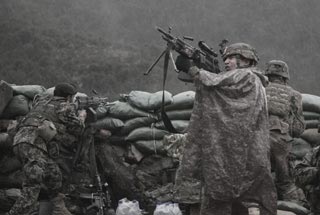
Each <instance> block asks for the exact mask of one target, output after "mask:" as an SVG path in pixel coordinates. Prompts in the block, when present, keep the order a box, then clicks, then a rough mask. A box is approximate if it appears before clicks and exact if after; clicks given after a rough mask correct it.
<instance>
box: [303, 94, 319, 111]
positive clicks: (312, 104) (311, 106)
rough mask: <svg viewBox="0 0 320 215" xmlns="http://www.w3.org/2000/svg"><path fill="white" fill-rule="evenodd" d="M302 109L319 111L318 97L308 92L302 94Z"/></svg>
mask: <svg viewBox="0 0 320 215" xmlns="http://www.w3.org/2000/svg"><path fill="white" fill-rule="evenodd" d="M302 108H303V111H309V112H316V113H320V97H319V96H316V95H310V94H302Z"/></svg>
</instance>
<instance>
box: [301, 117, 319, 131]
mask: <svg viewBox="0 0 320 215" xmlns="http://www.w3.org/2000/svg"><path fill="white" fill-rule="evenodd" d="M304 123H305V125H306V129H310V128H318V126H319V124H320V121H319V120H318V119H314V120H305V121H304Z"/></svg>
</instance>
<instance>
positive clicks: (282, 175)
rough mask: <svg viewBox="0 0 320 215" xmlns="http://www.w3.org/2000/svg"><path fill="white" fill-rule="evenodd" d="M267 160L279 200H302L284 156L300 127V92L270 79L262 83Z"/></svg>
mask: <svg viewBox="0 0 320 215" xmlns="http://www.w3.org/2000/svg"><path fill="white" fill-rule="evenodd" d="M266 92H267V101H268V112H269V129H270V146H271V164H272V166H273V169H274V171H275V174H276V185H277V190H278V194H279V196H278V198H279V199H281V200H288V201H296V202H297V203H301V202H300V201H304V200H305V199H304V196H303V193H302V192H301V191H299V190H298V189H297V188H296V186H295V184H294V178H293V176H292V175H290V171H289V163H288V156H289V153H290V151H291V143H290V142H291V141H292V139H293V136H294V137H298V135H299V136H300V134H301V133H302V132H303V131H304V121H303V115H302V100H301V94H300V93H299V92H297V91H294V90H293V89H292V88H291V87H290V86H288V85H285V84H280V83H274V82H271V83H269V85H268V86H267V87H266Z"/></svg>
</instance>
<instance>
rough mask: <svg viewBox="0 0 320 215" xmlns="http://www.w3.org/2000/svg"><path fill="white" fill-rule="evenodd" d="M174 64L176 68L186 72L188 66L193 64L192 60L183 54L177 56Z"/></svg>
mask: <svg viewBox="0 0 320 215" xmlns="http://www.w3.org/2000/svg"><path fill="white" fill-rule="evenodd" d="M175 64H176V67H177V69H178V70H179V71H183V72H188V71H189V69H190V67H192V66H193V65H194V64H193V61H192V60H190V59H189V58H187V57H185V56H183V55H179V56H178V57H177V59H176V62H175Z"/></svg>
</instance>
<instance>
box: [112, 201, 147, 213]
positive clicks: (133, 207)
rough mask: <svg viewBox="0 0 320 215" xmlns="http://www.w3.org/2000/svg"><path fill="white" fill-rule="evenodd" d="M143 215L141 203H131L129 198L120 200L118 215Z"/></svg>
mask: <svg viewBox="0 0 320 215" xmlns="http://www.w3.org/2000/svg"><path fill="white" fill-rule="evenodd" d="M129 214H130V215H142V213H141V210H140V207H139V202H138V201H135V200H133V201H129V200H128V199H127V198H124V199H121V200H119V204H118V207H117V210H116V215H129Z"/></svg>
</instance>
